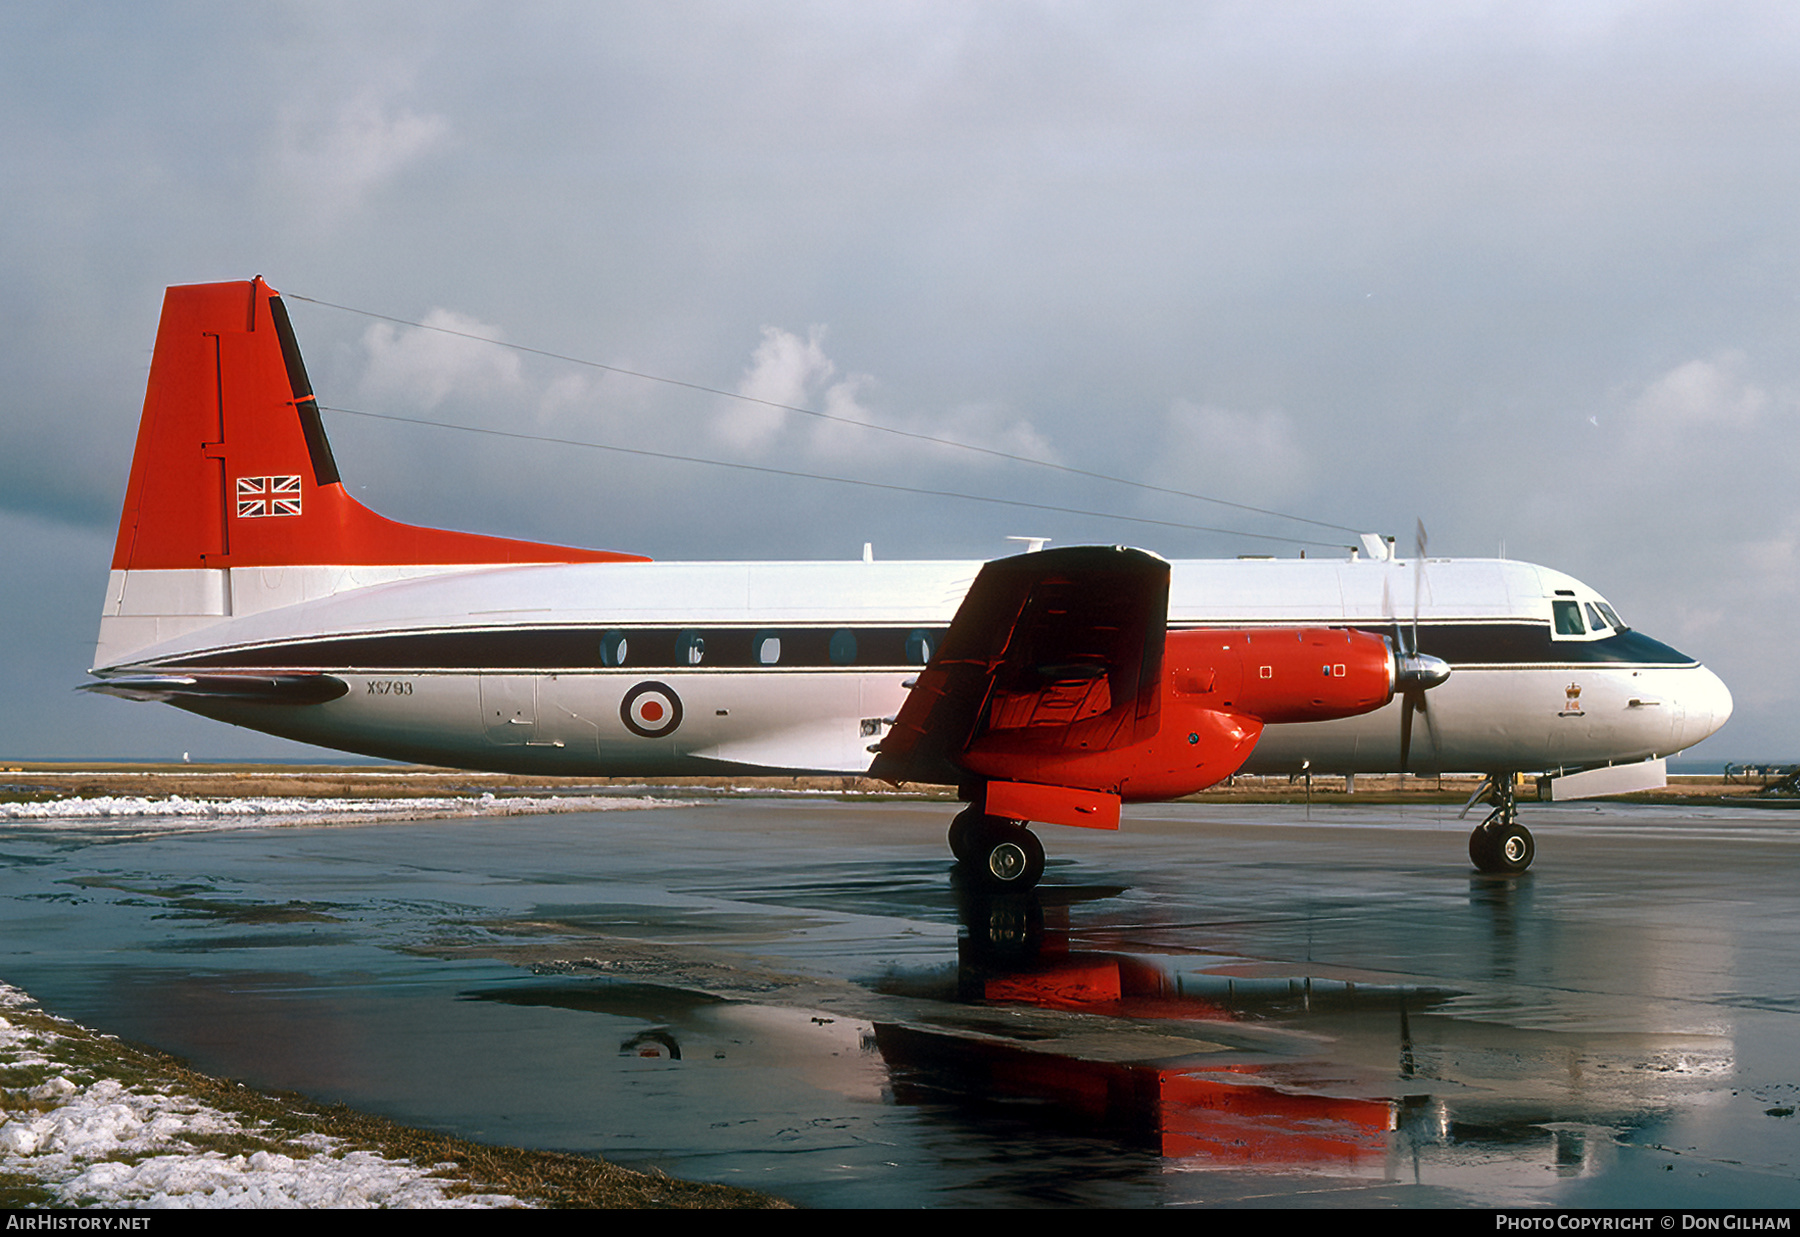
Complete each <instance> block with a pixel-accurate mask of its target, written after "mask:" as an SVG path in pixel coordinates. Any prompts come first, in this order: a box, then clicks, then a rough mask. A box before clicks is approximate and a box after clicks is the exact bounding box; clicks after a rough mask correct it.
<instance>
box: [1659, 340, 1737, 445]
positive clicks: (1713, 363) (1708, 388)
mask: <svg viewBox="0 0 1800 1237" xmlns="http://www.w3.org/2000/svg"><path fill="white" fill-rule="evenodd" d="M1746 367H1747V363H1746V358H1745V356H1744V354H1743V353H1742V352H1737V351H1725V352H1720V353H1717V354H1715V355H1714V356H1711V357H1707V358H1703V359H1699V360H1693V361H1688V362H1687V363H1685V364H1683V365H1678V366H1676V367H1675V368H1674V369H1672V370H1670V371H1669V372H1668V373H1666V374H1664V375H1662V376H1661V377H1660V378H1657V379H1656V380H1655V381H1653V382H1651V383H1650V384H1649V385H1648V386H1647V387H1645V388H1644V390H1643V392H1642V393H1641V394H1639V395H1638V396H1637V397H1636V398H1635V399H1634V400H1632V402H1631V408H1630V424H1631V425H1632V426H1633V427H1635V428H1636V429H1637V430H1638V431H1639V432H1641V433H1645V434H1649V435H1652V436H1654V437H1655V438H1657V439H1659V440H1661V441H1659V442H1658V443H1657V444H1656V445H1658V446H1666V445H1668V440H1670V439H1673V438H1676V437H1679V436H1682V435H1686V434H1691V433H1701V434H1707V433H1720V432H1726V431H1736V430H1747V429H1750V428H1752V427H1753V426H1754V425H1756V423H1757V422H1758V421H1759V420H1760V419H1761V417H1762V415H1763V414H1764V412H1765V411H1766V410H1767V409H1768V408H1769V406H1770V403H1771V397H1770V394H1769V392H1768V391H1767V390H1765V389H1764V388H1763V387H1761V386H1759V385H1757V384H1756V383H1754V382H1752V381H1750V379H1749V378H1747V377H1746V376H1745V369H1746Z"/></svg>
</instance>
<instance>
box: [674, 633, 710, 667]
mask: <svg viewBox="0 0 1800 1237" xmlns="http://www.w3.org/2000/svg"><path fill="white" fill-rule="evenodd" d="M705 660H706V637H704V636H702V635H701V634H700V633H699V632H697V631H684V632H682V633H681V634H680V635H679V636H677V637H675V664H676V665H679V666H698V665H699V664H700V663H701V662H703V661H705Z"/></svg>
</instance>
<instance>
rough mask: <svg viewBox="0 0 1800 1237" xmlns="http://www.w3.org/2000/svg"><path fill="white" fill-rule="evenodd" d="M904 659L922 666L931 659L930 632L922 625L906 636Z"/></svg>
mask: <svg viewBox="0 0 1800 1237" xmlns="http://www.w3.org/2000/svg"><path fill="white" fill-rule="evenodd" d="M906 660H907V662H908V663H909V664H911V665H914V666H923V665H924V664H925V663H926V662H929V661H930V660H931V633H930V632H928V631H926V630H925V629H924V628H923V627H921V628H918V629H916V630H915V631H913V632H912V633H911V634H909V635H908V636H907V637H906Z"/></svg>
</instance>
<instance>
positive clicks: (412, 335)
mask: <svg viewBox="0 0 1800 1237" xmlns="http://www.w3.org/2000/svg"><path fill="white" fill-rule="evenodd" d="M424 326H425V327H436V328H439V329H437V330H425V329H421V328H420V327H407V326H396V325H394V324H392V323H388V322H377V323H375V324H374V325H372V326H370V327H369V329H368V330H367V331H365V332H363V341H362V342H363V348H364V351H365V352H366V353H367V356H368V363H367V366H366V368H365V369H364V372H363V376H362V380H361V382H360V383H359V385H358V390H359V392H360V394H361V396H362V398H364V399H366V400H370V401H373V402H375V403H376V404H378V405H394V406H404V407H409V408H414V409H422V410H430V409H434V408H436V407H438V405H440V404H442V403H443V402H444V401H445V400H446V399H449V398H450V397H451V396H452V395H464V394H467V395H475V396H484V397H494V396H498V395H503V394H504V395H512V396H515V397H516V396H518V395H519V394H521V393H523V392H524V390H525V380H524V376H523V375H522V374H521V372H520V364H519V354H518V353H516V352H512V351H509V350H507V349H505V348H496V347H494V346H493V345H492V344H486V343H482V342H481V340H482V339H498V338H499V337H500V332H499V330H498V329H497V328H495V327H492V326H489V325H487V324H486V323H483V322H479V321H477V320H475V319H474V318H469V317H465V316H464V315H462V314H458V313H454V312H452V311H450V310H448V309H434V310H432V311H431V312H430V313H428V314H426V315H425V322H424ZM446 331H455V332H457V334H455V335H449V334H445V333H444V332H446ZM470 335H473V336H477V337H479V338H475V339H467V338H461V336H470ZM552 395H553V396H555V397H556V398H559V399H560V398H564V397H566V395H567V391H566V389H565V388H564V387H561V386H559V387H555V388H553V391H552Z"/></svg>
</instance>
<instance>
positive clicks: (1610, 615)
mask: <svg viewBox="0 0 1800 1237" xmlns="http://www.w3.org/2000/svg"><path fill="white" fill-rule="evenodd" d="M1600 613H1602V614H1604V615H1605V616H1606V622H1607V624H1608V625H1609V626H1610V627H1611V628H1612V629H1613V630H1614V631H1628V630H1629V628H1627V627H1626V626H1625V624H1624V623H1622V622H1620V621H1619V615H1618V612H1617V611H1615V610H1614V609H1613V608H1612V607H1611V606H1609V605H1607V604H1606V603H1605V602H1604V601H1603V602H1601V603H1600Z"/></svg>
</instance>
